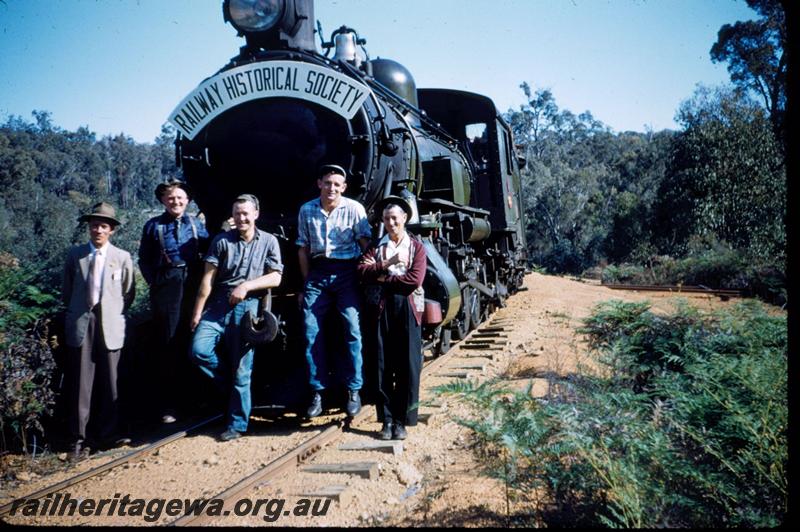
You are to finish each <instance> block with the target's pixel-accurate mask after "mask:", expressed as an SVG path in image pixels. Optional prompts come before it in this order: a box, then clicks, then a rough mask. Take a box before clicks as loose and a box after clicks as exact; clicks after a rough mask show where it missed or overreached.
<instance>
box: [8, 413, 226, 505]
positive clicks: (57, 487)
mask: <svg viewBox="0 0 800 532" xmlns="http://www.w3.org/2000/svg"><path fill="white" fill-rule="evenodd" d="M221 417H222V414H217V415H216V416H212V417H210V418H207V419H204V420H202V421H200V422H199V423H196V424H194V425H192V426H190V427H188V428H185V429H183V430H181V431H178V432H175V433H173V434H170V435H169V436H167V437H165V438H162V439H160V440H158V441H155V442H153V443H151V444H150V445H147V446H145V447H143V448H141V449H137V450H135V451H131V452H130V453H126V454H124V455H123V456H120V457H119V458H116V459H114V460H111V461H110V462H107V463H105V464H103V465H101V466H97V467H95V468H93V469H90V470H88V471H84V472H83V473H80V474H78V475H75V476H74V477H70V478H68V479H66V480H62V481H61V482H57V483H56V484H53V485H51V486H47V487H46V488H42V489H40V490H38V491H34V492H33V493H30V494H28V495H25V496H23V497H18V498H16V499H15V500H21V499H25V500H32V499H39V498H41V497H45V496H47V495H50V494H51V493H55V492H57V491H61V490H62V489H64V488H68V487H70V486H74V485H75V484H78V483H80V482H83V481H84V480H86V479H89V478H92V477H96V476H97V475H99V474H100V473H104V472H105V471H108V470H110V469H113V468H115V467H117V466H120V465H123V464H126V463H128V462H131V461H133V460H135V459H137V458H140V457H142V456H145V455H147V454H149V453H151V452H153V451H155V450H156V449H158V448H159V447H163V446H165V445H168V444H170V443H172V442H174V441H177V440H180V439H182V438H185V437H186V436H187V435H188V434H189V433H190V432H192V431H194V430H196V429H198V428H200V427H202V426H204V425H208V424H209V423H212V422H214V421H216V420H217V419H219V418H221ZM13 507H14V501H11V502H9V503H7V504H4V505H3V506H0V516H2V515H6V514H7V513H8V512H10V511H11V509H12V508H13Z"/></svg>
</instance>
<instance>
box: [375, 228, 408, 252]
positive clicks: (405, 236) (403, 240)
mask: <svg viewBox="0 0 800 532" xmlns="http://www.w3.org/2000/svg"><path fill="white" fill-rule="evenodd" d="M408 239H409V237H408V231H406V232H405V233H404V234H403V238H401V239H400V242H398V243H397V244H394V242H392V239H391V238H389V234H388V233H387V234H385V235H383V238H381V241H380V242H379V243H378V246H388V245H389V243H392V245H394V247H396V248H399V247H400V246H403V245H410V244H411V242H408Z"/></svg>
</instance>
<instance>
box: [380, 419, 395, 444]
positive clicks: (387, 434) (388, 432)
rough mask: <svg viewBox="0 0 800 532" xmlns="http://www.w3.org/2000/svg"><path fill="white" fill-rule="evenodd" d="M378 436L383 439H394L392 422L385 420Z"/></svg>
mask: <svg viewBox="0 0 800 532" xmlns="http://www.w3.org/2000/svg"><path fill="white" fill-rule="evenodd" d="M378 438H379V439H381V440H391V439H392V422H391V421H385V422H384V423H383V426H382V427H381V431H380V432H379V433H378Z"/></svg>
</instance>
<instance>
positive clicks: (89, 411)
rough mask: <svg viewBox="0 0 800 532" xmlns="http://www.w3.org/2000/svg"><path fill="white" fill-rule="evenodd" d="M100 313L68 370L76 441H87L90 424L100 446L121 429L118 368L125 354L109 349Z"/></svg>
mask: <svg viewBox="0 0 800 532" xmlns="http://www.w3.org/2000/svg"><path fill="white" fill-rule="evenodd" d="M99 309H100V307H99V306H97V307H95V310H94V311H93V312H92V313H91V314H90V315H89V325H88V328H87V330H86V336H85V337H84V339H83V344H81V346H80V347H71V348H69V361H68V364H67V368H66V369H67V372H66V373H67V375H66V380H67V386H68V388H67V389H68V397H69V413H68V427H69V431H70V435H71V436H72V439H73V440H74V441H79V440H80V441H83V440H86V439H87V425H88V424H89V422H90V421H91V423H92V427H91V428H92V439H93V440H96V441H97V442H98V443H103V442H106V441H107V440H108V439H109V438H111V437H112V436H113V435H114V433H115V432H116V429H117V422H118V418H119V394H118V393H117V367H118V366H119V358H120V351H121V350H119V349H117V350H115V351H109V350H108V349H106V343H105V340H104V339H103V332H102V329H101V327H100V310H99ZM90 418H91V419H90Z"/></svg>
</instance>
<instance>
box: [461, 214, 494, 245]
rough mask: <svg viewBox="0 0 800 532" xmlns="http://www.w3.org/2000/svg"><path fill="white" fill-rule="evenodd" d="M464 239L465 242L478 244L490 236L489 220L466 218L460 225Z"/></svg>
mask: <svg viewBox="0 0 800 532" xmlns="http://www.w3.org/2000/svg"><path fill="white" fill-rule="evenodd" d="M462 227H463V230H464V237H465V240H466V241H467V242H480V241H482V240H486V239H487V238H489V235H491V234H492V225H491V224H490V223H489V220H484V219H482V218H475V217H473V216H467V217H466V219H465V220H464V221H463V224H462Z"/></svg>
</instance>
